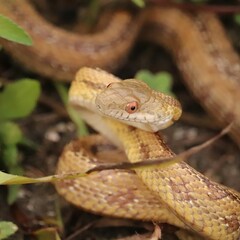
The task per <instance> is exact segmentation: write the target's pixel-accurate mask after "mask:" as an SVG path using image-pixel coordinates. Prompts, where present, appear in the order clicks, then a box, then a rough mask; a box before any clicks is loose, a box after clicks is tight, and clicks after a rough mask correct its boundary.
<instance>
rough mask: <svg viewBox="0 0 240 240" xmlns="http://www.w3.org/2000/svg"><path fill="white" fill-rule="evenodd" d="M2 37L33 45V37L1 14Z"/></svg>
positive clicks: (0, 31) (0, 28)
mask: <svg viewBox="0 0 240 240" xmlns="http://www.w3.org/2000/svg"><path fill="white" fill-rule="evenodd" d="M0 37H2V38H5V39H7V40H10V41H13V42H17V43H21V44H24V45H28V46H30V45H32V39H31V37H30V36H29V35H28V34H27V33H26V32H25V31H24V30H23V29H22V28H21V27H20V26H18V25H17V24H16V23H14V22H13V21H12V20H11V19H9V18H7V17H5V16H3V15H1V14H0Z"/></svg>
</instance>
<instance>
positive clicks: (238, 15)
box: [233, 13, 240, 25]
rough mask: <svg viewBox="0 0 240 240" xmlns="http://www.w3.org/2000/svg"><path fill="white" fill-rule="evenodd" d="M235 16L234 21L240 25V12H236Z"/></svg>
mask: <svg viewBox="0 0 240 240" xmlns="http://www.w3.org/2000/svg"><path fill="white" fill-rule="evenodd" d="M233 18H234V21H235V22H236V23H237V24H238V25H240V14H239V13H237V14H234V16H233Z"/></svg>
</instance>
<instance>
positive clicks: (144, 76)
mask: <svg viewBox="0 0 240 240" xmlns="http://www.w3.org/2000/svg"><path fill="white" fill-rule="evenodd" d="M135 78H136V79H139V80H142V81H144V82H145V83H147V84H148V86H149V87H151V88H152V89H154V90H156V91H160V92H162V93H166V94H168V95H172V96H174V94H173V92H172V89H171V88H172V75H171V74H170V73H168V72H164V71H163V72H160V73H156V74H153V73H151V72H150V71H148V70H140V71H138V72H137V74H136V76H135Z"/></svg>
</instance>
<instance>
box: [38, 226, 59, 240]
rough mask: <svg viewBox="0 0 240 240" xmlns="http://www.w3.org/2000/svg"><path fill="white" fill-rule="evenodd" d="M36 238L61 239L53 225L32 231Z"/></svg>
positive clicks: (43, 239) (46, 239) (42, 239)
mask: <svg viewBox="0 0 240 240" xmlns="http://www.w3.org/2000/svg"><path fill="white" fill-rule="evenodd" d="M34 234H35V236H36V238H37V240H61V239H60V237H59V235H58V232H57V229H56V228H53V227H49V228H43V229H40V230H37V231H35V232H34Z"/></svg>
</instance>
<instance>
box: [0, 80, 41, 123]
mask: <svg viewBox="0 0 240 240" xmlns="http://www.w3.org/2000/svg"><path fill="white" fill-rule="evenodd" d="M39 95H40V84H39V82H38V81H36V80H32V79H22V80H19V81H17V82H14V83H10V84H8V85H7V86H6V87H5V89H4V91H3V92H1V93H0V121H1V120H9V119H14V118H21V117H25V116H27V115H28V114H30V113H31V111H32V110H33V109H34V107H35V105H36V102H37V99H38V97H39Z"/></svg>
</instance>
